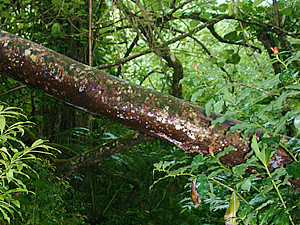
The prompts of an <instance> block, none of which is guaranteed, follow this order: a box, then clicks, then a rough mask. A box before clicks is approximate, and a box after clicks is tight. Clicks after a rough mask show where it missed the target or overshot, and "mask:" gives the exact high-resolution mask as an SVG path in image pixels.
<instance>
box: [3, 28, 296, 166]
mask: <svg viewBox="0 0 300 225" xmlns="http://www.w3.org/2000/svg"><path fill="white" fill-rule="evenodd" d="M0 41H1V43H0V73H1V74H3V75H5V76H7V77H10V78H12V79H15V80H17V81H19V82H21V83H23V84H26V85H28V86H29V87H32V88H35V89H37V90H40V91H42V92H44V93H46V94H48V95H50V96H52V97H55V98H57V99H60V100H62V101H64V102H66V103H68V104H71V105H73V106H75V107H78V108H80V109H83V110H86V111H89V112H91V113H94V114H97V115H99V116H102V117H105V118H108V119H111V120H113V121H116V122H118V123H120V124H123V125H125V126H128V127H130V128H132V129H134V130H138V131H141V132H143V133H146V134H148V135H150V136H152V137H155V138H160V139H163V140H165V141H168V142H170V143H172V144H173V145H175V146H177V147H179V148H181V149H182V150H184V151H185V152H187V153H201V154H207V153H208V148H212V149H216V150H219V151H222V150H223V149H224V148H225V147H227V146H229V145H232V146H234V147H235V148H236V150H234V151H231V152H230V153H229V154H227V155H225V156H223V157H222V158H221V162H222V163H224V164H226V165H228V166H234V165H237V164H240V163H243V162H244V161H245V159H244V156H245V154H246V153H247V152H249V150H250V145H249V143H250V141H249V140H250V139H249V137H248V138H242V137H241V136H240V133H238V132H236V133H229V134H226V132H227V131H228V128H229V127H230V126H232V125H234V124H236V123H238V121H235V120H226V121H225V122H224V123H222V124H218V125H211V121H212V120H213V119H215V118H216V115H215V114H213V113H212V114H211V116H210V117H207V116H206V114H205V110H204V109H203V108H201V107H199V106H196V105H193V104H191V103H189V102H187V101H183V100H181V99H178V98H175V97H172V96H169V95H165V94H162V93H160V92H157V91H154V90H150V89H147V88H144V87H141V86H138V85H135V84H132V83H129V82H127V81H124V80H121V79H119V78H117V77H114V76H111V75H109V74H107V73H106V72H104V71H100V70H97V69H95V68H92V67H89V66H87V65H84V64H82V63H79V62H76V61H74V60H72V59H70V58H68V57H66V56H63V55H61V54H59V53H57V52H54V51H52V50H50V49H47V48H45V47H43V46H41V45H38V44H36V43H33V42H31V41H28V40H25V39H22V38H19V37H16V36H14V35H12V34H9V33H7V32H5V31H3V30H2V31H0ZM104 150H105V149H104ZM104 150H103V151H104ZM90 155H91V157H97V154H90ZM108 155H110V154H108ZM277 156H279V157H280V158H281V161H280V162H278V163H277V166H278V167H280V166H282V165H284V164H287V163H290V162H292V161H293V160H292V159H291V157H290V155H289V154H287V153H286V152H285V151H284V150H283V149H281V148H279V149H278V151H277ZM101 157H102V156H101ZM85 160H87V158H85ZM273 160H274V159H273ZM75 161H76V160H75ZM69 165H71V164H69Z"/></svg>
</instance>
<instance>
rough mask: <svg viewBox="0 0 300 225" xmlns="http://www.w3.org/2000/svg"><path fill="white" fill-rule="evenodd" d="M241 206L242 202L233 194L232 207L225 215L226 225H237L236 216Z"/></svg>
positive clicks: (229, 207) (230, 206)
mask: <svg viewBox="0 0 300 225" xmlns="http://www.w3.org/2000/svg"><path fill="white" fill-rule="evenodd" d="M239 206H240V202H239V200H238V197H237V195H236V193H235V192H232V195H231V198H230V205H229V206H228V208H227V210H226V213H225V215H224V219H225V224H226V225H237V224H238V223H237V220H236V214H237V211H238V208H239Z"/></svg>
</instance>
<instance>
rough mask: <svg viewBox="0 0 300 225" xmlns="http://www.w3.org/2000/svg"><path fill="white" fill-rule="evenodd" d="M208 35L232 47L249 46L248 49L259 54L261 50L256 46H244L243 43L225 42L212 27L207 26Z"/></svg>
mask: <svg viewBox="0 0 300 225" xmlns="http://www.w3.org/2000/svg"><path fill="white" fill-rule="evenodd" d="M208 29H209V31H210V33H211V34H212V35H213V36H214V37H215V38H216V39H217V40H218V41H220V42H223V43H227V44H232V45H241V46H249V47H250V48H251V47H252V48H254V49H256V50H257V51H258V52H259V53H261V49H260V48H258V47H256V46H252V45H249V44H248V45H246V44H245V43H236V42H234V41H230V40H226V39H223V38H222V37H221V36H220V35H219V34H218V33H217V32H216V31H215V28H214V27H213V25H212V26H209V27H208Z"/></svg>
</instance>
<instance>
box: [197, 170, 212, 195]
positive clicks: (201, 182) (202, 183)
mask: <svg viewBox="0 0 300 225" xmlns="http://www.w3.org/2000/svg"><path fill="white" fill-rule="evenodd" d="M196 190H197V192H198V195H199V197H200V198H201V199H204V197H205V196H206V194H207V193H208V191H209V184H208V180H207V177H206V176H205V174H200V175H198V176H197V182H196Z"/></svg>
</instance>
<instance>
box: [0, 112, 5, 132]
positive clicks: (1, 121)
mask: <svg viewBox="0 0 300 225" xmlns="http://www.w3.org/2000/svg"><path fill="white" fill-rule="evenodd" d="M5 124H6V121H5V117H4V116H2V115H0V134H1V135H2V134H3V132H4V129H5Z"/></svg>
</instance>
